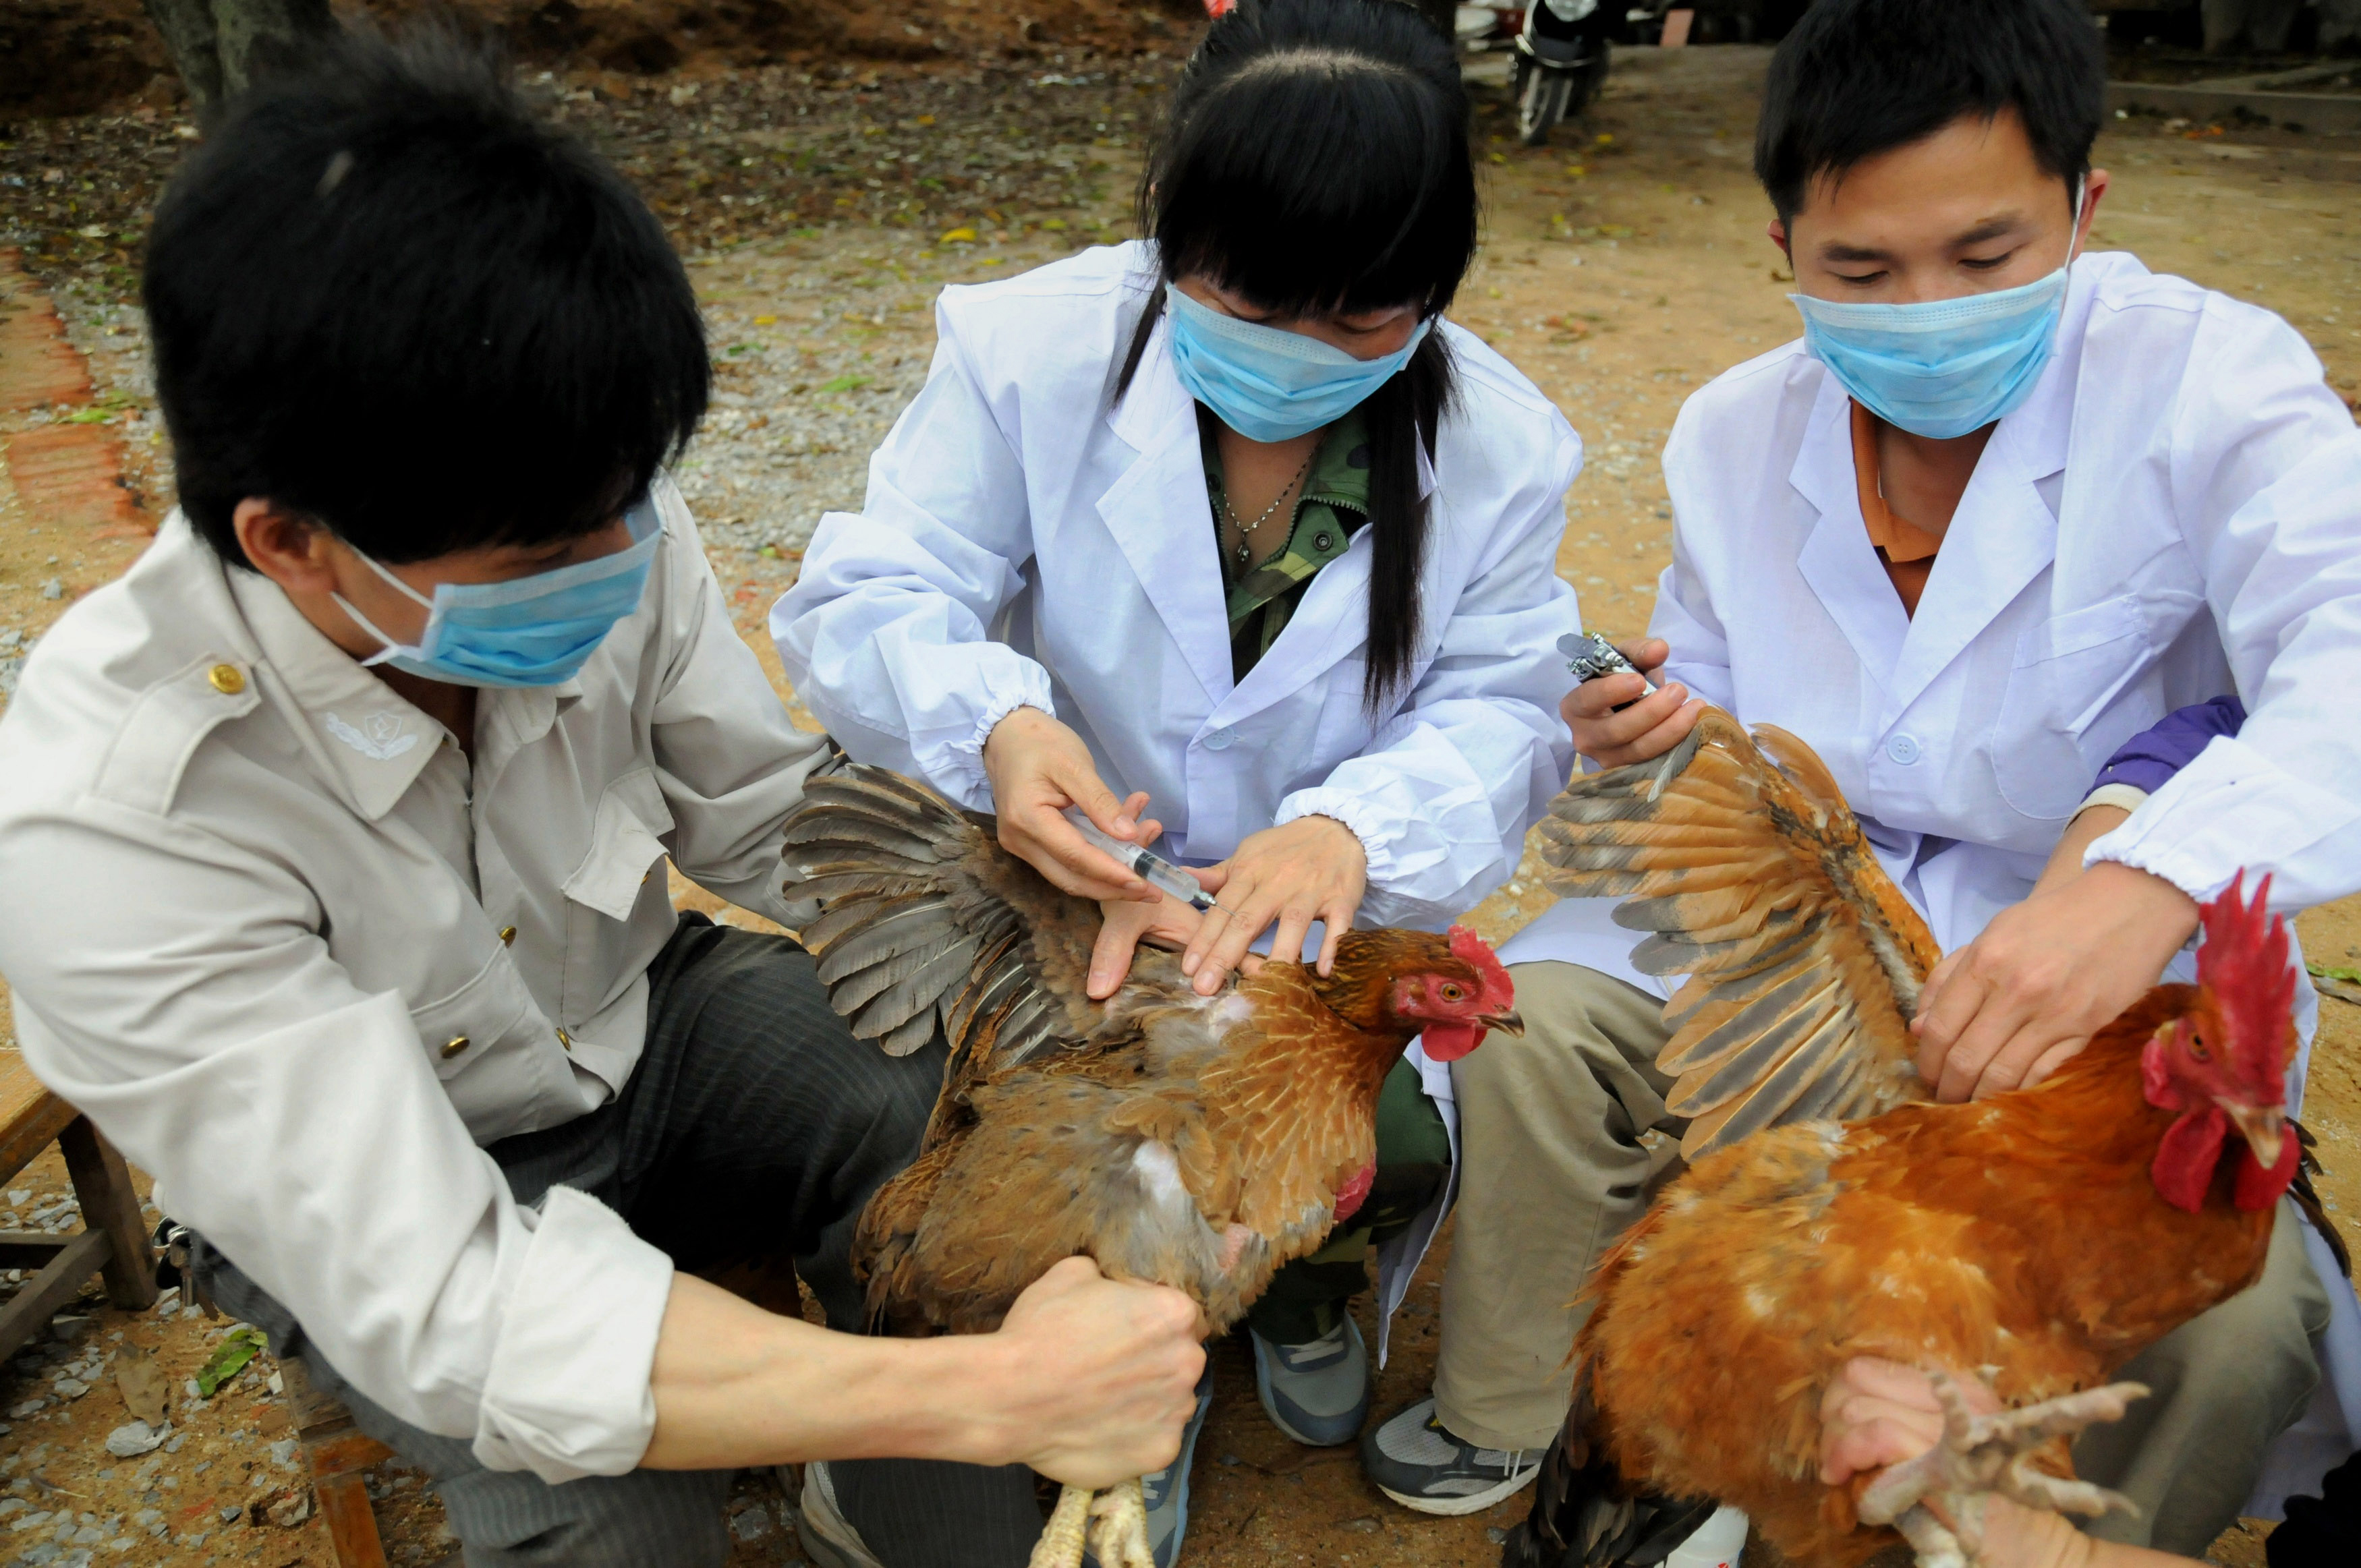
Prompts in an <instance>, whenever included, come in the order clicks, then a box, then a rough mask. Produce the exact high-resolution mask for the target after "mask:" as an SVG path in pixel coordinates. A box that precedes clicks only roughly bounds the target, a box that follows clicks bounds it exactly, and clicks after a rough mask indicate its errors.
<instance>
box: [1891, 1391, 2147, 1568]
mask: <svg viewBox="0 0 2361 1568" xmlns="http://www.w3.org/2000/svg"><path fill="white" fill-rule="evenodd" d="M1927 1380H1928V1381H1929V1382H1931V1383H1932V1384H1933V1385H1934V1387H1935V1398H1937V1399H1938V1400H1939V1401H1940V1402H1941V1404H1942V1407H1943V1436H1942V1438H1941V1440H1940V1441H1938V1442H1937V1443H1936V1444H1935V1446H1934V1447H1932V1448H1930V1449H1928V1450H1927V1452H1926V1453H1922V1454H1920V1455H1919V1456H1918V1457H1917V1458H1916V1459H1912V1460H1906V1461H1905V1462H1904V1463H1902V1464H1893V1465H1888V1466H1887V1467H1886V1468H1885V1469H1884V1470H1883V1472H1881V1473H1880V1474H1879V1475H1878V1477H1877V1479H1875V1480H1874V1481H1872V1482H1871V1483H1870V1484H1869V1485H1868V1486H1866V1487H1864V1488H1863V1489H1862V1491H1861V1497H1860V1498H1859V1500H1858V1501H1857V1503H1856V1505H1855V1511H1856V1513H1857V1514H1858V1516H1859V1518H1860V1519H1861V1523H1863V1524H1870V1525H1881V1524H1890V1525H1892V1526H1893V1527H1894V1529H1896V1530H1900V1531H1901V1532H1902V1534H1903V1536H1904V1537H1905V1539H1906V1540H1908V1541H1909V1542H1910V1544H1911V1546H1912V1547H1913V1548H1914V1549H1915V1550H1916V1552H1917V1557H1918V1568H1972V1565H1974V1564H1976V1563H1981V1562H1982V1545H1983V1513H1984V1500H1985V1498H1987V1497H2006V1498H2008V1499H2009V1500H2010V1501H2011V1502H2015V1503H2021V1504H2023V1505H2024V1506H2025V1507H2026V1508H2042V1509H2046V1510H2048V1511H2049V1512H2051V1513H2061V1514H2063V1513H2070V1514H2084V1515H2088V1516H2090V1517H2092V1518H2096V1517H2097V1516H2098V1515H2101V1514H2104V1513H2109V1512H2123V1513H2131V1514H2136V1513H2137V1512H2138V1511H2139V1510H2138V1508H2137V1506H2136V1505H2135V1504H2134V1503H2133V1502H2132V1500H2131V1499H2130V1498H2129V1497H2125V1496H2123V1495H2122V1494H2121V1493H2118V1492H2110V1491H2108V1490H2107V1489H2106V1488H2105V1487H2103V1486H2092V1485H2091V1484H2090V1483H2089V1482H2087V1481H2069V1480H2063V1479H2060V1478H2059V1477H2058V1476H2055V1475H2048V1474H2047V1473H2045V1472H2043V1471H2039V1470H2036V1469H2034V1468H2033V1467H2032V1465H2031V1464H2029V1463H2028V1461H2029V1459H2030V1457H2031V1455H2032V1453H2033V1451H2034V1450H2036V1449H2037V1448H2039V1447H2040V1446H2041V1445H2042V1444H2044V1443H2046V1442H2049V1441H2050V1440H2051V1439H2052V1438H2057V1437H2065V1436H2070V1435H2071V1434H2072V1433H2075V1432H2079V1431H2081V1430H2082V1429H2083V1428H2084V1427H2087V1426H2090V1425H2091V1424H2092V1423H2093V1422H2095V1421H2114V1420H2122V1419H2123V1415H2124V1411H2125V1409H2129V1408H2130V1405H2131V1402H2132V1401H2133V1400H2134V1399H2138V1398H2146V1397H2147V1387H2145V1386H2143V1385H2141V1384H2138V1383H2112V1384H2109V1385H2108V1386H2107V1387H2103V1388H2089V1389H2085V1390H2083V1391H2082V1392H2081V1393H2079V1394H2067V1395H2063V1396H2060V1397H2059V1398H2055V1399H2044V1400H2041V1401H2038V1402H2037V1403H2035V1404H2030V1405H2022V1406H2019V1407H2017V1408H2016V1409H2008V1410H1999V1411H1995V1412H1994V1413H1993V1414H1991V1415H1988V1416H1983V1415H1978V1414H1977V1413H1976V1412H1975V1411H1974V1410H1972V1409H1970V1408H1969V1406H1968V1401H1967V1397H1966V1396H1965V1395H1964V1394H1962V1393H1961V1392H1960V1386H1959V1384H1958V1383H1957V1382H1955V1381H1953V1379H1952V1378H1951V1376H1950V1375H1949V1373H1948V1372H1945V1371H1943V1370H1941V1369H1940V1368H1932V1369H1929V1370H1928V1371H1927ZM1930 1501H1931V1502H1932V1503H1934V1504H1935V1505H1936V1506H1935V1507H1933V1508H1930V1507H1928V1506H1927V1505H1928V1503H1929V1502H1930ZM1947 1521H1948V1522H1947Z"/></svg>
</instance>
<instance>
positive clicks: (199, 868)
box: [0, 798, 673, 1482]
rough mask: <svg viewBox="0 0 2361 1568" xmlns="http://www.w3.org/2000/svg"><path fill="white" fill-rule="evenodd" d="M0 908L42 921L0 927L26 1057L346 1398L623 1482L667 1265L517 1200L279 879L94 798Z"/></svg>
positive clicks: (393, 1003)
mask: <svg viewBox="0 0 2361 1568" xmlns="http://www.w3.org/2000/svg"><path fill="white" fill-rule="evenodd" d="M64 881H71V883H72V884H73V885H74V886H75V887H76V888H78V889H79V890H80V892H79V894H77V896H75V897H73V898H71V899H60V898H57V897H55V896H52V895H49V894H45V893H42V892H40V891H39V890H40V889H41V888H42V887H43V885H44V884H48V885H49V886H52V887H53V886H54V885H55V884H56V883H59V882H64ZM0 901H5V906H6V907H14V908H27V907H38V908H40V909H42V910H43V911H44V912H45V914H44V917H43V918H42V919H41V920H38V921H0V969H5V972H6V973H7V975H8V978H9V980H10V981H11V982H13V984H14V987H15V992H16V994H15V1003H16V1018H17V1032H18V1037H19V1041H20V1043H21V1045H22V1048H23V1050H24V1053H25V1058H26V1061H27V1065H29V1066H30V1067H31V1068H32V1069H33V1070H34V1072H35V1073H36V1074H38V1076H39V1077H40V1079H41V1080H42V1081H43V1082H45V1083H47V1084H48V1085H49V1087H50V1088H51V1089H53V1090H55V1091H57V1092H58V1093H60V1095H62V1096H64V1097H65V1098H66V1099H67V1100H69V1101H71V1102H72V1103H73V1104H75V1105H77V1106H79V1107H80V1108H81V1109H82V1111H84V1112H85V1113H88V1114H89V1116H90V1117H91V1119H92V1120H93V1122H95V1123H96V1124H98V1126H99V1127H100V1129H101V1130H102V1131H104V1133H105V1134H106V1135H107V1136H108V1137H109V1138H111V1139H113V1140H114V1141H115V1143H116V1145H118V1146H120V1147H121V1148H122V1149H123V1151H124V1153H125V1154H126V1155H127V1156H128V1157H130V1159H131V1160H132V1162H133V1163H135V1164H137V1165H138V1166H140V1167H141V1168H145V1169H147V1170H148V1171H149V1172H151V1173H153V1175H154V1176H155V1177H156V1179H157V1180H158V1183H159V1186H160V1187H162V1188H163V1189H164V1190H167V1191H169V1193H170V1201H171V1205H172V1212H173V1214H174V1216H175V1217H176V1218H178V1219H181V1220H183V1221H185V1222H186V1223H189V1224H190V1225H192V1226H193V1227H194V1228H195V1229H196V1230H197V1231H199V1232H200V1233H201V1234H203V1235H204V1236H205V1237H206V1238H207V1239H208V1240H209V1241H211V1242H213V1243H214V1245H216V1246H218V1247H219V1248H220V1249H221V1251H222V1252H223V1253H224V1254H225V1255H227V1256H228V1257H229V1258H230V1259H231V1260H232V1261H233V1262H234V1263H236V1265H237V1266H238V1267H239V1268H240V1269H241V1270H243V1271H244V1272H245V1273H246V1274H247V1277H250V1278H251V1279H253V1280H254V1282H255V1283H256V1284H258V1285H259V1286H260V1287H261V1288H263V1289H265V1290H267V1291H269V1293H270V1294H271V1295H272V1296H273V1297H275V1298H277V1299H278V1300H279V1301H280V1303H281V1304H283V1305H284V1306H285V1307H286V1308H287V1309H288V1310H290V1311H291V1312H292V1313H293V1314H294V1316H295V1317H296V1318H297V1319H298V1320H299V1321H301V1322H302V1325H303V1328H304V1332H306V1334H307V1335H309V1336H310V1338H311V1340H312V1341H313V1343H316V1344H317V1345H318V1347H319V1349H320V1351H321V1353H322V1354H324V1355H325V1356H326V1357H327V1359H328V1361H329V1363H330V1364H331V1365H334V1366H335V1368H336V1369H337V1370H338V1371H339V1372H341V1373H342V1374H344V1375H345V1376H346V1377H348V1378H350V1379H351V1381H352V1382H353V1384H354V1386H355V1387H358V1388H359V1389H360V1390H361V1391H362V1392H363V1393H365V1394H367V1395H368V1397H369V1398H372V1399H374V1400H376V1401H377V1402H378V1403H379V1404H380V1405H382V1406H383V1407H385V1409H388V1410H389V1411H390V1412H391V1413H392V1414H393V1415H395V1416H397V1417H399V1418H400V1419H401V1420H405V1421H408V1422H410V1423H412V1425H415V1426H419V1427H422V1428H423V1429H425V1430H426V1431H432V1432H436V1433H440V1434H442V1435H445V1436H449V1437H458V1438H466V1439H470V1440H472V1442H473V1445H474V1452H475V1453H476V1456H477V1457H478V1459H479V1460H480V1461H482V1463H483V1464H486V1465H487V1466H489V1467H490V1468H493V1469H498V1470H521V1469H522V1470H531V1471H533V1473H534V1474H536V1475H540V1476H542V1477H543V1478H544V1479H545V1480H548V1481H552V1482H561V1481H567V1480H571V1479H574V1478H576V1477H577V1476H581V1475H620V1474H622V1473H624V1472H626V1471H628V1470H630V1469H631V1468H632V1466H633V1465H634V1464H637V1463H638V1461H639V1459H640V1456H641V1454H642V1453H643V1452H644V1451H645V1449H646V1447H647V1443H648V1440H649V1437H650V1436H651V1434H652V1433H653V1431H654V1425H655V1404H654V1399H653V1395H652V1394H651V1392H650V1390H649V1384H648V1379H649V1373H650V1370H651V1368H652V1366H653V1362H654V1356H655V1346H656V1338H657V1334H658V1331H659V1329H660V1327H661V1324H662V1322H663V1319H664V1307H665V1303H666V1301H667V1299H668V1298H669V1295H670V1291H671V1287H672V1273H673V1270H672V1264H671V1262H670V1260H669V1259H667V1258H666V1257H665V1256H664V1254H663V1253H662V1252H660V1251H658V1250H657V1249H656V1248H654V1247H653V1246H651V1245H648V1244H647V1243H646V1242H644V1241H642V1240H640V1239H639V1238H638V1237H637V1236H635V1235H633V1234H631V1229H630V1227H629V1226H627V1225H626V1224H625V1223H623V1221H622V1219H621V1218H620V1216H619V1215H617V1214H616V1213H614V1212H613V1211H611V1210H609V1209H608V1208H606V1207H605V1206H604V1205H603V1204H601V1203H599V1202H598V1201H596V1200H594V1199H591V1198H588V1197H586V1196H584V1195H582V1194H581V1193H578V1192H573V1191H569V1190H565V1189H559V1190H554V1191H553V1192H552V1193H551V1194H550V1195H549V1197H548V1198H547V1200H546V1201H545V1202H544V1204H543V1205H542V1206H541V1207H540V1208H539V1209H538V1210H537V1211H536V1210H534V1209H528V1208H525V1207H523V1206H522V1205H520V1204H518V1203H517V1202H516V1201H515V1200H514V1199H513V1198H512V1197H511V1194H510V1191H509V1187H508V1183H507V1181H506V1180H505V1179H504V1178H503V1177H502V1176H501V1174H500V1168H499V1167H498V1166H497V1165H495V1164H494V1162H493V1160H492V1158H491V1157H490V1156H489V1155H487V1154H486V1153H484V1152H483V1151H482V1150H481V1149H479V1148H478V1147H477V1146H476V1145H475V1144H474V1142H473V1141H472V1140H471V1139H470V1138H469V1137H468V1135H467V1129H466V1127H465V1126H464V1125H463V1124H461V1122H460V1120H459V1116H458V1114H457V1113H456V1111H455V1110H454V1109H453V1108H452V1105H451V1102H450V1101H449V1099H448V1098H446V1097H445V1094H444V1092H443V1090H442V1087H441V1085H440V1083H439V1082H438V1080H436V1078H435V1076H434V1069H433V1068H432V1067H431V1066H430V1064H429V1062H428V1059H427V1054H426V1050H425V1048H424V1047H423V1045H422V1043H421V1041H420V1038H419V1035H418V1030H417V1028H416V1026H415V1025H413V1024H412V1020H411V1017H410V1014H409V1013H408V1012H407V1011H406V1009H405V1008H404V1005H403V1002H402V998H401V996H400V995H399V994H398V993H396V992H383V993H379V994H369V993H367V992H362V991H360V990H359V989H358V988H357V987H356V986H355V985H354V983H353V982H352V981H351V979H350V977H349V976H348V975H347V973H346V970H344V969H343V968H342V967H341V966H340V965H338V964H337V963H336V962H335V960H334V959H332V958H330V957H329V955H328V951H327V948H326V946H325V944H324V942H323V941H322V940H321V938H320V937H319V935H318V933H317V930H316V925H317V922H318V919H319V910H318V907H317V905H315V903H314V902H313V898H312V896H311V894H310V893H309V891H308V890H307V889H306V888H305V887H304V886H303V884H302V883H300V882H299V881H298V880H297V879H296V877H295V876H294V875H293V874H292V873H291V872H290V871H289V870H288V869H287V868H286V867H284V866H283V865H281V864H279V863H277V862H275V861H272V860H271V859H270V858H269V857H268V856H266V855H263V854H260V853H258V852H254V851H251V850H246V849H243V848H240V847H239V846H236V845H234V844H230V843H227V842H225V841H223V840H221V839H217V838H215V837H214V836H212V835H209V834H206V833H203V832H201V831H199V830H197V829H194V828H190V827H188V826H186V825H185V824H181V823H177V822H174V821H172V820H170V819H169V818H160V817H153V816H149V815H147V814H144V813H141V812H137V811H134V810H130V809H127V808H125V807H122V806H114V805H111V804H109V803H106V802H104V801H98V800H94V799H87V798H86V799H84V800H83V801H82V802H79V803H77V804H76V805H75V806H74V807H73V808H72V811H71V815H70V816H69V815H65V814H63V813H42V814H34V815H27V816H24V817H17V818H16V820H15V821H14V822H13V823H12V824H11V826H10V828H9V831H8V832H7V834H6V836H5V842H0Z"/></svg>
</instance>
